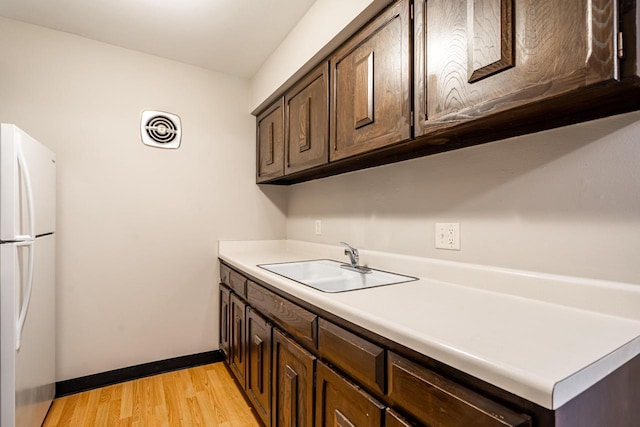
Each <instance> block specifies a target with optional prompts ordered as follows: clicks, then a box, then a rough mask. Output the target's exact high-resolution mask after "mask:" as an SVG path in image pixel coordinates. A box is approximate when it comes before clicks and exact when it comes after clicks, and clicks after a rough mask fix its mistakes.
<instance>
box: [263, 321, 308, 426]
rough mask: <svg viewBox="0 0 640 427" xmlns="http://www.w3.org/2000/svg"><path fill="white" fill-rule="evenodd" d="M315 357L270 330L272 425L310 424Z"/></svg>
mask: <svg viewBox="0 0 640 427" xmlns="http://www.w3.org/2000/svg"><path fill="white" fill-rule="evenodd" d="M315 360H316V358H315V357H314V356H313V355H312V354H311V353H309V352H307V351H306V350H304V349H303V348H302V347H300V346H299V345H298V344H296V343H295V342H294V341H292V340H290V339H289V338H287V337H286V336H284V335H283V334H282V333H281V332H280V331H278V330H277V329H275V328H274V330H273V372H272V377H271V378H272V382H273V387H272V391H273V393H272V396H273V399H272V401H273V406H272V425H274V426H278V427H312V426H313V372H314V367H315Z"/></svg>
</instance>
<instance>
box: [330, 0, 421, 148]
mask: <svg viewBox="0 0 640 427" xmlns="http://www.w3.org/2000/svg"><path fill="white" fill-rule="evenodd" d="M410 34H411V20H410V18H409V1H408V0H401V1H399V2H397V3H395V4H394V5H392V6H391V7H389V8H388V9H386V10H385V11H384V12H382V14H381V15H379V16H378V17H377V18H376V19H374V20H373V21H372V22H370V23H369V24H368V25H366V26H365V27H364V28H363V29H362V30H360V31H359V32H358V33H357V34H356V35H355V36H353V37H352V38H351V39H350V40H349V41H348V42H347V43H346V44H345V45H343V46H342V47H340V49H338V50H337V51H336V52H335V53H334V55H333V56H332V57H331V81H332V101H331V105H332V109H331V124H330V129H331V141H330V143H331V148H330V160H332V161H333V160H339V159H343V158H346V157H350V156H353V155H355V154H359V153H363V152H366V151H371V150H375V149H377V148H380V147H384V146H386V145H390V144H394V143H397V142H400V141H404V140H407V139H409V138H410V137H411V55H410V49H411V43H410Z"/></svg>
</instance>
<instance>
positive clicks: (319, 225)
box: [316, 219, 322, 236]
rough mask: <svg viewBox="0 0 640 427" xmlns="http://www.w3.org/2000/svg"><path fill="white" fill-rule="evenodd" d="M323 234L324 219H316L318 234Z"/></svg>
mask: <svg viewBox="0 0 640 427" xmlns="http://www.w3.org/2000/svg"><path fill="white" fill-rule="evenodd" d="M321 234H322V221H320V220H319V219H316V236H320V235H321Z"/></svg>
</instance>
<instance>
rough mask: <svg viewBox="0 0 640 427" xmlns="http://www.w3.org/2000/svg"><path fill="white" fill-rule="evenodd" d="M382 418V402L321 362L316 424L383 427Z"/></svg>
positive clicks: (322, 426)
mask: <svg viewBox="0 0 640 427" xmlns="http://www.w3.org/2000/svg"><path fill="white" fill-rule="evenodd" d="M383 419H384V405H383V404H381V403H380V402H378V401H376V400H375V399H374V398H373V397H371V396H369V395H368V394H367V393H365V392H364V391H362V390H361V389H360V388H359V387H358V386H356V385H354V384H351V383H350V382H349V381H347V380H346V379H344V378H342V377H341V376H340V375H338V374H337V373H336V372H335V371H333V370H332V369H330V368H329V367H327V366H326V365H324V364H322V363H318V365H317V369H316V427H353V426H358V427H381V426H382V420H383Z"/></svg>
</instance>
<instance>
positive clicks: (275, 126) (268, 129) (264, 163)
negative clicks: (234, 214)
mask: <svg viewBox="0 0 640 427" xmlns="http://www.w3.org/2000/svg"><path fill="white" fill-rule="evenodd" d="M257 133H258V135H257V136H256V139H257V150H256V163H257V165H256V175H257V176H256V182H258V183H260V182H265V181H269V180H270V179H273V178H278V177H281V176H282V175H283V174H284V98H281V99H279V100H278V101H276V102H275V103H273V104H272V105H271V106H270V107H269V108H267V109H266V110H265V111H264V112H263V113H262V114H260V115H259V116H258V118H257Z"/></svg>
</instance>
